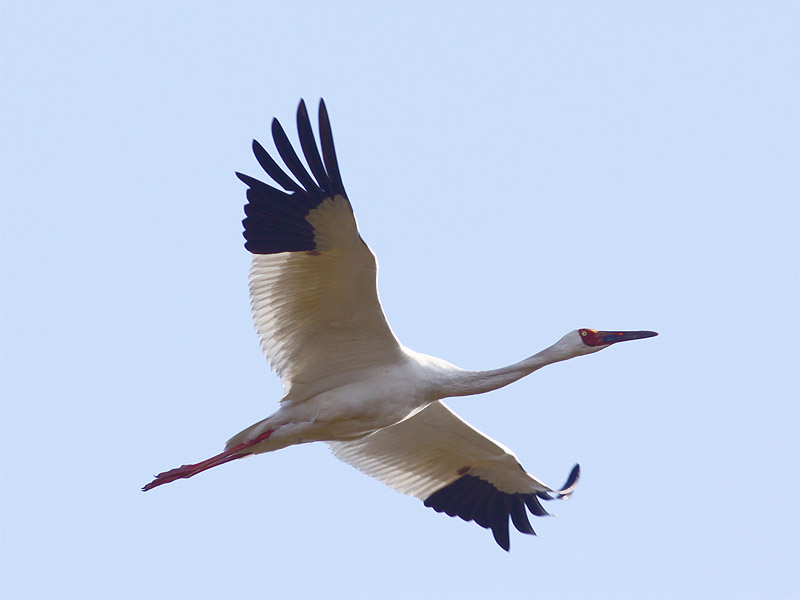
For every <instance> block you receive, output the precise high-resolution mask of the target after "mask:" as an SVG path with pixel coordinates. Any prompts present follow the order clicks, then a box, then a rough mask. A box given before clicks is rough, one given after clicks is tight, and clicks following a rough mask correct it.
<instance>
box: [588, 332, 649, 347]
mask: <svg viewBox="0 0 800 600" xmlns="http://www.w3.org/2000/svg"><path fill="white" fill-rule="evenodd" d="M656 335H658V333H656V332H655V331H598V332H597V334H596V339H597V340H598V341H599V342H600V343H601V344H604V345H605V344H616V343H617V342H627V341H628V340H641V339H644V338H649V337H654V336H656Z"/></svg>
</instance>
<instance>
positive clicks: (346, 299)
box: [144, 101, 657, 550]
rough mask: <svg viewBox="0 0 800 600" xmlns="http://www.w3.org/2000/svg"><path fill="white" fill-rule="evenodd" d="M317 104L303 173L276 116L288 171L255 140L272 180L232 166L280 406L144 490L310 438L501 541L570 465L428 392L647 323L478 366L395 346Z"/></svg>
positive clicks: (306, 125)
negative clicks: (536, 473) (496, 435)
mask: <svg viewBox="0 0 800 600" xmlns="http://www.w3.org/2000/svg"><path fill="white" fill-rule="evenodd" d="M319 117H320V118H319V135H320V140H321V149H322V155H320V153H319V150H318V148H317V144H316V141H315V139H314V135H313V132H312V130H311V125H310V121H309V119H308V114H307V111H306V108H305V104H304V103H303V102H302V101H301V103H300V106H299V108H298V112H297V126H298V132H299V137H300V144H301V146H302V149H303V154H304V156H305V159H306V163H307V165H308V168H309V169H310V171H311V174H309V172H308V171H307V170H306V168H305V166H304V165H303V163H302V162H301V161H300V159H299V157H298V156H297V154H295V152H294V150H293V148H292V145H291V143H290V142H289V141H288V138H287V137H286V134H285V133H284V131H283V129H282V127H281V126H280V124H279V123H278V121H277V120H274V121H273V126H272V133H273V138H274V140H275V145H276V147H277V149H278V153H279V154H280V156H281V158H282V159H283V161H284V163H285V164H286V166H287V167H288V168H289V171H290V172H291V173H292V175H294V177H295V179H292V178H291V177H289V175H287V174H286V173H285V172H284V171H283V169H281V167H279V166H278V164H277V163H276V162H275V161H274V160H273V159H272V158H271V157H270V156H269V154H268V153H267V152H266V151H265V150H264V149H263V147H261V145H260V144H258V142H253V150H254V153H255V155H256V158H257V160H258V162H259V164H260V165H261V166H262V167H263V168H264V170H265V171H266V172H267V174H268V175H269V176H270V177H271V178H272V179H273V180H274V181H275V182H276V183H277V184H278V185H280V186H281V187H282V188H283V190H279V189H277V188H274V187H272V186H270V185H267V184H265V183H263V182H261V181H259V180H257V179H254V178H252V177H249V176H247V175H242V174H239V173H237V175H238V176H239V178H240V179H241V180H242V181H244V182H245V183H246V184H247V185H248V186H249V189H248V192H247V199H248V204H247V205H246V206H245V213H246V215H247V217H246V218H245V220H244V221H243V223H244V226H245V234H244V235H245V239H246V240H247V241H246V243H245V247H246V248H247V249H248V250H249V251H250V252H252V253H253V255H254V257H253V265H252V268H251V272H250V294H251V304H252V309H253V319H254V322H255V325H256V330H257V332H258V335H259V337H260V339H261V346H262V349H263V350H264V353H265V354H266V356H267V359H268V360H269V362H270V364H271V365H272V367H273V368H274V369H275V370H276V371H277V372H278V374H279V375H280V377H281V380H282V382H283V385H284V388H285V392H286V393H285V395H284V397H283V399H282V400H281V403H280V406H279V408H278V410H277V411H276V412H275V413H274V414H272V415H271V416H270V417H268V418H266V419H264V420H262V421H259V422H258V423H255V424H253V425H251V426H250V427H248V428H246V429H244V430H243V431H241V432H239V433H238V434H236V435H235V436H233V437H232V438H231V439H230V440H229V441H228V443H227V444H226V447H225V450H224V451H223V452H222V453H220V454H218V455H216V456H214V457H212V458H210V459H208V460H205V461H203V462H200V463H196V464H192V465H183V466H182V467H179V468H177V469H172V470H171V471H167V472H164V473H161V474H159V475H158V476H156V479H155V480H154V481H152V482H151V483H149V484H148V485H146V486H145V487H144V489H145V490H149V489H152V488H154V487H157V486H159V485H162V484H165V483H169V482H171V481H174V480H176V479H180V478H187V477H191V476H193V475H195V474H197V473H200V472H202V471H205V470H207V469H210V468H212V467H216V466H218V465H221V464H224V463H226V462H229V461H231V460H236V459H239V458H244V457H246V456H250V455H252V454H261V453H264V452H272V451H274V450H278V449H281V448H285V447H287V446H291V445H295V444H302V443H309V442H316V441H322V442H327V443H329V444H330V445H331V448H332V450H333V452H334V454H335V455H336V456H337V457H338V458H340V459H342V460H344V461H345V462H348V463H350V464H352V465H353V466H355V467H356V468H358V469H360V470H362V471H364V472H365V473H367V474H369V475H371V476H373V477H376V478H377V479H379V480H381V481H383V482H384V483H386V484H388V485H390V486H391V487H393V488H395V489H397V490H398V491H401V492H403V493H406V494H410V495H413V496H416V497H418V498H420V499H422V500H423V501H424V502H425V504H426V505H427V506H430V507H432V508H434V509H435V510H437V511H439V512H446V513H447V514H449V515H451V516H459V517H461V518H462V519H464V520H467V521H469V520H474V521H475V522H477V523H478V524H479V525H481V526H482V527H488V528H491V529H492V532H493V534H494V537H495V540H496V541H497V542H498V544H499V545H500V546H501V547H503V548H504V549H506V550H508V548H509V544H510V541H509V533H508V521H509V518H510V519H511V521H512V522H513V524H514V526H515V527H516V528H517V529H518V530H519V531H521V532H523V533H533V528H532V527H531V526H530V523H529V521H528V518H527V515H526V509H527V510H528V511H530V512H531V513H532V514H534V515H537V516H541V515H544V514H547V513H546V511H544V509H543V508H542V506H541V504H540V503H539V499H544V500H552V499H556V498H566V497H569V495H570V494H571V493H572V491H573V490H574V487H575V484H576V483H577V479H578V475H579V469H578V467H577V465H576V466H575V468H574V469H573V470H572V472H571V474H570V476H569V477H568V479H567V483H566V484H565V486H564V487H563V488H562V489H561V490H553V489H551V488H550V487H548V486H547V485H545V484H544V483H542V482H541V481H539V480H538V479H536V478H535V477H533V476H532V475H530V474H529V473H527V472H526V471H525V470H524V469H523V468H522V466H521V465H520V463H519V461H518V459H517V457H516V456H515V455H514V453H513V452H511V450H509V449H508V448H506V447H505V446H503V445H502V444H499V443H498V442H496V441H494V440H492V439H490V438H488V437H487V436H485V435H484V434H482V433H481V432H480V431H478V430H477V429H475V428H474V427H472V426H471V425H469V424H468V423H466V422H465V421H464V420H463V419H461V418H460V417H458V415H456V414H455V413H454V412H453V411H452V410H450V408H449V407H447V406H446V405H445V404H444V403H443V402H442V401H441V400H442V399H443V398H449V397H454V396H465V395H472V394H481V393H484V392H488V391H491V390H495V389H498V388H501V387H504V386H506V385H508V384H510V383H513V382H514V381H517V380H518V379H520V378H522V377H525V376H526V375H529V374H531V373H533V372H534V371H536V370H537V369H540V368H542V367H544V366H546V365H549V364H552V363H554V362H559V361H563V360H567V359H570V358H573V357H576V356H580V355H583V354H589V353H592V352H596V351H598V350H602V349H603V348H606V347H608V346H609V345H611V344H613V343H616V342H620V341H625V340H634V339H641V338H646V337H652V336H654V335H657V334H656V333H655V332H650V331H632V332H620V331H617V332H603V331H595V330H593V329H578V330H574V331H571V332H569V333H567V334H566V335H565V336H563V337H562V338H561V339H560V340H559V341H558V342H556V343H555V344H553V345H552V346H549V347H548V348H546V349H544V350H542V351H541V352H538V353H537V354H534V355H533V356H530V357H528V358H526V359H524V360H522V361H520V362H518V363H515V364H512V365H509V366H507V367H501V368H497V369H493V370H489V371H469V370H465V369H461V368H459V367H456V366H455V365H452V364H451V363H449V362H447V361H445V360H442V359H440V358H436V357H433V356H428V355H426V354H421V353H418V352H415V351H413V350H410V349H409V348H406V347H405V346H403V345H402V344H401V343H400V342H399V340H398V339H397V337H396V336H395V334H394V332H393V331H392V330H391V328H390V327H389V324H388V323H387V321H386V318H385V316H384V313H383V309H382V308H381V305H380V301H379V299H378V291H377V270H378V266H377V261H376V259H375V256H374V254H373V253H372V251H371V250H370V249H369V247H368V246H367V245H366V243H365V242H364V241H363V239H362V238H361V236H360V234H359V232H358V227H357V224H356V220H355V216H354V214H353V210H352V207H351V205H350V202H349V200H348V198H347V194H346V193H345V191H344V186H343V184H342V181H341V176H340V175H339V167H338V163H337V160H336V154H335V150H334V146H333V137H332V133H331V130H330V122H329V120H328V115H327V110H326V108H325V104H324V102H320V115H319ZM312 176H313V177H312Z"/></svg>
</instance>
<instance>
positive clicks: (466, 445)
mask: <svg viewBox="0 0 800 600" xmlns="http://www.w3.org/2000/svg"><path fill="white" fill-rule="evenodd" d="M330 446H331V448H332V450H333V453H334V455H335V456H336V457H337V458H339V459H341V460H343V461H345V462H346V463H349V464H351V465H352V466H354V467H356V468H357V469H359V470H360V471H362V472H364V473H366V474H367V475H370V476H372V477H375V478H376V479H379V480H380V481H382V482H383V483H385V484H387V485H389V486H390V487H392V488H394V489H396V490H397V491H399V492H402V493H404V494H409V495H411V496H415V497H416V498H419V499H420V500H423V501H424V502H425V506H430V507H431V508H433V509H434V510H435V511H437V512H444V513H446V514H448V515H450V516H451V517H461V518H462V519H464V520H465V521H475V522H476V523H477V524H478V525H480V526H481V527H485V528H491V530H492V533H493V534H494V539H495V540H496V541H497V543H498V544H499V545H500V547H502V548H503V549H504V550H508V549H509V548H510V546H511V542H510V539H509V527H508V521H509V517H510V518H511V521H512V522H513V523H514V526H515V527H516V528H517V529H518V530H519V531H521V532H522V533H530V534H533V533H534V531H533V528H532V527H531V524H530V521H529V520H528V516H527V512H526V510H525V509H526V507H527V509H528V510H529V511H530V512H531V513H533V514H534V515H536V516H543V515H547V514H549V513H548V512H547V511H546V510H545V509H544V508H543V507H542V505H541V503H540V502H539V499H542V500H554V499H559V498H568V497H569V496H570V494H572V492H573V491H574V489H575V486H576V484H577V482H578V477H579V475H580V467H579V466H578V465H575V467H574V468H573V469H572V472H571V473H570V475H569V478H568V479H567V483H566V484H565V485H564V487H563V488H562V489H561V490H558V491H554V490H552V489H551V488H549V487H548V486H546V485H545V484H544V483H542V482H541V481H539V480H538V479H536V478H535V477H533V476H532V475H530V474H529V473H527V472H526V471H525V469H523V468H522V465H521V464H520V463H519V460H518V459H517V457H516V456H515V455H514V453H513V452H512V451H511V450H509V449H508V448H506V447H505V446H503V445H502V444H500V443H499V442H496V441H494V440H493V439H491V438H489V437H488V436H486V435H484V434H483V433H481V432H480V431H478V430H477V429H475V428H474V427H472V425H470V424H469V423H467V422H466V421H464V420H463V419H462V418H461V417H459V416H458V415H457V414H456V413H454V412H453V411H452V410H450V408H448V407H447V406H446V405H445V404H444V403H443V402H441V401H437V402H434V403H432V404H430V405H428V406H427V407H426V408H425V409H423V410H421V411H420V412H419V413H417V414H416V415H414V416H412V417H411V418H409V419H406V420H405V421H401V422H400V423H398V424H396V425H392V426H391V427H387V428H385V429H381V430H379V431H376V432H375V433H372V434H370V435H367V436H365V437H363V438H360V439H358V440H354V441H347V442H330Z"/></svg>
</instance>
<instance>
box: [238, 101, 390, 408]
mask: <svg viewBox="0 0 800 600" xmlns="http://www.w3.org/2000/svg"><path fill="white" fill-rule="evenodd" d="M297 130H298V133H299V138H300V146H301V148H302V150H303V155H304V156H305V160H306V163H307V164H308V167H309V169H310V171H311V174H313V177H312V175H310V174H309V172H308V170H306V168H305V166H304V165H303V163H302V162H301V160H300V158H299V157H298V156H297V154H296V153H295V151H294V149H293V148H292V145H291V143H290V142H289V139H288V138H287V136H286V133H285V132H284V130H283V128H282V127H281V125H280V123H279V122H278V120H277V119H273V121H272V136H273V139H274V141H275V147H276V148H277V150H278V154H279V155H280V157H281V159H282V160H283V162H284V163H285V165H286V167H287V168H288V170H289V172H291V174H292V175H294V177H295V179H296V181H295V179H292V177H290V176H289V175H288V174H287V173H286V172H285V171H284V170H283V169H282V168H281V167H280V166H279V165H278V164H277V163H276V162H275V161H274V160H273V159H272V157H271V156H270V155H269V154H268V153H267V151H266V150H265V149H264V148H263V146H261V144H259V143H258V142H257V141H255V140H254V141H253V152H254V153H255V156H256V159H257V160H258V162H259V164H260V165H261V167H262V168H263V169H264V171H265V172H266V173H267V175H269V177H271V178H272V180H273V181H274V182H275V183H276V184H277V185H279V186H280V187H281V188H283V190H280V189H277V188H275V187H272V186H271V185H267V184H266V183H263V182H261V181H259V180H257V179H254V178H252V177H249V176H247V175H242V174H241V173H237V174H236V175H237V176H238V177H239V179H241V180H242V181H243V182H244V183H246V184H247V185H248V186H249V189H248V190H247V204H246V206H245V214H246V215H247V217H246V218H245V219H244V221H243V224H244V237H245V240H246V243H245V248H247V249H248V250H249V251H250V252H252V253H253V255H254V256H253V264H252V267H251V270H250V301H251V306H252V310H253V319H254V321H255V326H256V330H257V331H258V336H259V338H260V339H261V347H262V349H263V350H264V353H265V354H266V355H267V359H268V360H269V363H270V365H271V366H272V368H273V369H274V370H275V371H276V372H277V373H278V374H279V375H280V377H281V381H282V382H283V385H284V387H285V389H286V393H287V396H288V395H291V396H292V398H293V399H295V400H300V399H303V398H304V397H307V396H308V395H311V394H314V393H317V392H318V391H320V390H322V389H325V388H326V387H330V386H331V385H332V384H335V379H336V378H337V377H347V376H348V374H352V372H353V371H357V370H361V369H367V368H370V367H374V366H376V365H381V364H387V363H391V362H394V361H396V360H399V359H400V358H401V356H402V353H401V349H400V344H399V342H398V341H397V338H396V337H395V335H394V333H393V332H392V330H391V328H390V327H389V324H388V323H387V322H386V318H385V316H384V314H383V309H382V308H381V304H380V301H379V299H378V290H377V271H378V266H377V262H376V260H375V255H374V254H373V253H372V251H371V250H370V249H369V247H368V246H367V244H366V243H365V242H364V240H362V239H361V236H360V235H359V233H358V227H357V225H356V219H355V216H354V215H353V209H352V207H351V206H350V201H349V200H348V199H347V194H346V193H345V190H344V185H343V184H342V179H341V175H340V174H339V165H338V163H337V161H336V151H335V149H334V145H333V136H332V134H331V126H330V122H329V120H328V112H327V110H326V108H325V103H324V102H323V101H320V106H319V134H320V142H321V149H322V156H320V152H319V150H318V148H317V143H316V141H315V139H314V134H313V132H312V129H311V123H310V121H309V118H308V112H307V111H306V106H305V103H304V102H303V101H302V100H301V101H300V106H299V107H298V109H297Z"/></svg>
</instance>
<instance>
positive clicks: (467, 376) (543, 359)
mask: <svg viewBox="0 0 800 600" xmlns="http://www.w3.org/2000/svg"><path fill="white" fill-rule="evenodd" d="M573 356H574V354H571V353H569V354H568V353H565V352H564V351H563V349H561V348H560V347H559V344H553V345H552V346H550V347H549V348H545V349H544V350H542V351H541V352H537V353H536V354H534V355H533V356H530V357H528V358H526V359H525V360H521V361H520V362H518V363H514V364H513V365H509V366H507V367H501V368H499V369H491V370H489V371H466V370H458V371H453V372H451V373H450V374H449V376H448V378H447V379H448V381H447V382H446V384H445V385H444V386H443V388H444V390H443V391H444V392H445V394H446V395H444V396H442V397H444V398H447V397H451V396H470V395H472V394H483V393H484V392H490V391H492V390H496V389H499V388H501V387H505V386H507V385H508V384H510V383H514V382H515V381H517V380H519V379H522V378H523V377H525V376H526V375H530V374H531V373H533V372H534V371H536V370H538V369H541V368H542V367H546V366H547V365H550V364H553V363H556V362H560V361H562V360H567V359H569V358H572V357H573Z"/></svg>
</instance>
